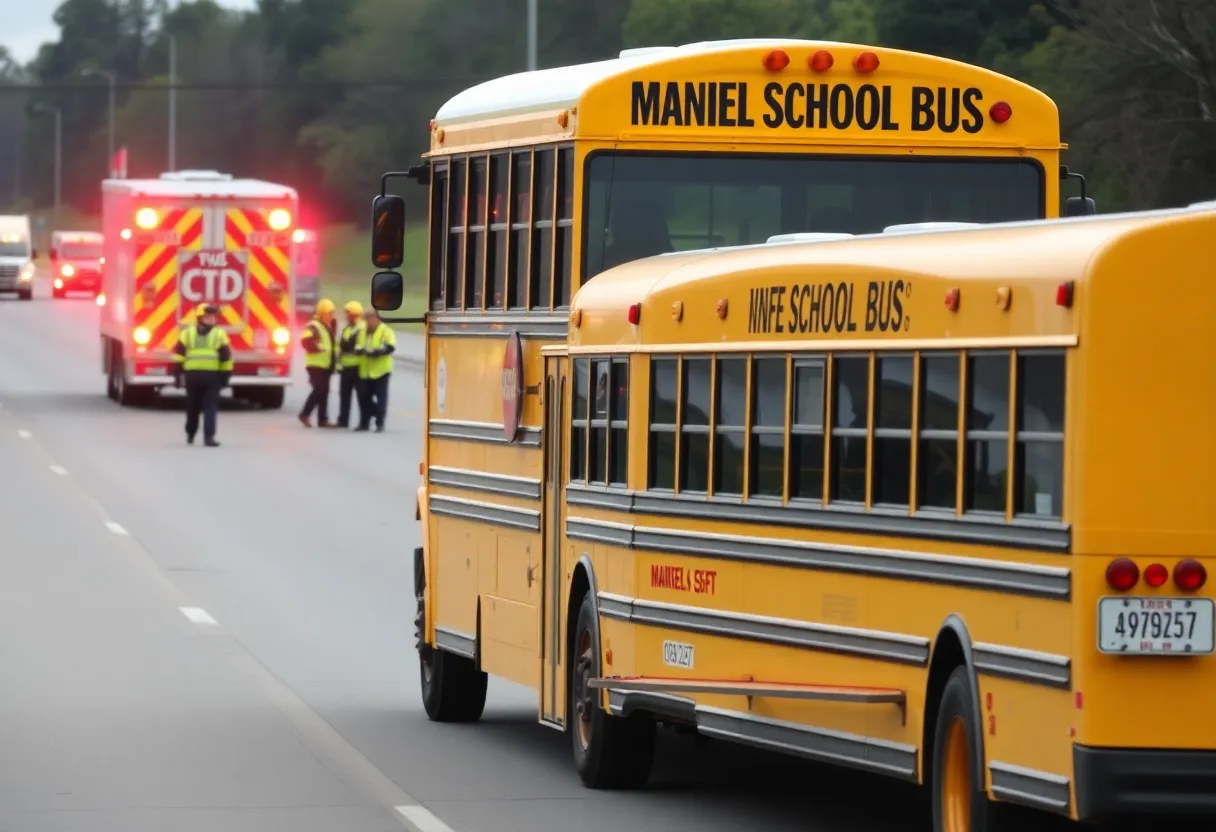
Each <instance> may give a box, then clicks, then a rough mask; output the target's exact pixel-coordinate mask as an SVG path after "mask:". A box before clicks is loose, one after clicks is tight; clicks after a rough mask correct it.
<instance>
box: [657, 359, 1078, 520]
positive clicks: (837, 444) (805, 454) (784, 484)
mask: <svg viewBox="0 0 1216 832" xmlns="http://www.w3.org/2000/svg"><path fill="white" fill-rule="evenodd" d="M1064 367H1065V359H1064V354H1063V352H1059V351H1029V350H1028V351H1016V352H1015V351H1011V350H996V351H982V352H965V353H964V352H920V353H885V352H880V353H836V354H832V355H807V356H802V355H773V354H755V355H739V356H734V355H731V356H683V357H678V358H677V357H672V358H667V357H654V358H652V359H651V366H650V378H651V389H650V424H649V426H648V431H649V437H648V439H649V441H648V465H647V478H648V481H647V487H648V488H649V489H651V490H655V491H669V492H680V493H694V494H705V495H707V496H710V495H713V496H718V495H721V496H725V497H730V498H738V499H746V500H754V501H761V502H763V501H768V502H774V503H783V502H794V503H798V504H807V503H809V504H811V505H814V504H820V505H839V506H846V507H853V508H858V507H864V508H867V509H879V510H883V509H889V510H896V511H917V512H920V511H924V512H939V513H944V514H960V513H968V514H977V515H985V514H987V515H1001V516H1007V517H1014V516H1018V517H1021V516H1027V517H1035V518H1039V519H1054V520H1058V519H1060V518H1061V516H1062V514H1063V505H1062V495H1063V465H1064ZM1011 425H1012V428H1011Z"/></svg>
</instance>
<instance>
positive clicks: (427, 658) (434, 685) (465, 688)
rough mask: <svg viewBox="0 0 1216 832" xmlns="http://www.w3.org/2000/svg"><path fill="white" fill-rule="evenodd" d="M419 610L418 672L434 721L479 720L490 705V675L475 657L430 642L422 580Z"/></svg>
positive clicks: (424, 701)
mask: <svg viewBox="0 0 1216 832" xmlns="http://www.w3.org/2000/svg"><path fill="white" fill-rule="evenodd" d="M415 592H416V595H417V602H418V611H417V615H416V617H415V619H414V629H415V631H416V635H417V638H418V674H419V676H420V677H421V682H422V707H423V709H424V710H425V711H426V715H427V717H429V718H430V719H431V720H432V721H433V722H476V721H477V720H479V719H481V714H482V711H484V710H485V707H486V685H487V683H488V682H489V677H488V676H487V675H486V674H485V673H483V672H482V671H480V670H478V669H477V665H476V663H474V661H473V660H472V659H468V658H465V657H464V656H457V655H456V654H455V653H445V652H444V651H443V650H437V649H435V648H434V647H432V646H431V645H429V644H427V643H426V639H425V633H423V629H424V627H425V622H426V593H425V587H424V585H423V584H422V582H421V581H419V585H418V586H417V588H416V589H415Z"/></svg>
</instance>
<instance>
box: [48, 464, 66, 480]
mask: <svg viewBox="0 0 1216 832" xmlns="http://www.w3.org/2000/svg"><path fill="white" fill-rule="evenodd" d="M51 473H52V474H58V475H59V476H61V477H66V476H67V475H68V469H67V468H64V467H63V466H62V465H52V466H51Z"/></svg>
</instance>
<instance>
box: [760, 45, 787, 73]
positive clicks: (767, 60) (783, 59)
mask: <svg viewBox="0 0 1216 832" xmlns="http://www.w3.org/2000/svg"><path fill="white" fill-rule="evenodd" d="M789 65H790V56H789V55H787V54H785V52H784V51H783V50H781V49H774V50H773V51H772V52H769V53H768V54H767V55H765V56H764V68H765V69H767V70H768V71H769V72H780V71H781V70H783V69H785V68H786V67H787V66H789Z"/></svg>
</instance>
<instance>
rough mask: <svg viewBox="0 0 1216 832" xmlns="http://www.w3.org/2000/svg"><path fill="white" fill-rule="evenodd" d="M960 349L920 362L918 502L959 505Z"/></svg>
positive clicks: (948, 506)
mask: <svg viewBox="0 0 1216 832" xmlns="http://www.w3.org/2000/svg"><path fill="white" fill-rule="evenodd" d="M959 368H960V356H959V355H958V354H957V353H946V354H934V355H925V356H923V357H922V358H921V362H920V422H919V431H918V436H917V441H918V442H919V445H918V446H917V459H916V470H917V481H916V482H917V484H916V496H917V503H918V505H919V506H920V507H921V508H927V509H943V510H949V511H950V512H951V513H954V512H955V511H956V509H957V508H958V415H959V412H958V409H959V391H960V382H961V377H960V375H959Z"/></svg>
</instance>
